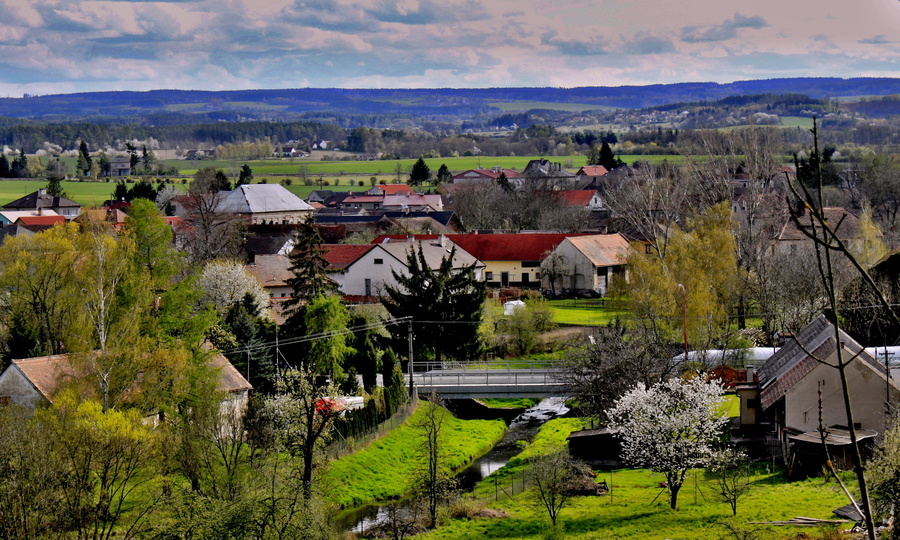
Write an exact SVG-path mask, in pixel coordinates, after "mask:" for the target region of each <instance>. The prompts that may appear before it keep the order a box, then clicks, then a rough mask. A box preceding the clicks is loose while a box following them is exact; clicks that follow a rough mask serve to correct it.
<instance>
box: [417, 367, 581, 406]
mask: <svg viewBox="0 0 900 540" xmlns="http://www.w3.org/2000/svg"><path fill="white" fill-rule="evenodd" d="M416 368H418V369H422V368H424V369H425V371H417V372H416V373H415V375H414V376H413V385H415V387H416V390H417V391H418V393H419V395H426V394H431V393H435V394H437V395H439V396H441V397H442V398H444V399H467V398H520V397H533V398H542V397H547V396H560V395H563V394H564V392H565V390H566V386H565V384H564V383H563V382H562V381H561V380H560V379H559V374H560V370H559V369H558V368H557V367H555V366H552V365H549V364H531V365H521V364H519V365H510V366H504V365H502V364H501V365H498V364H496V363H491V364H485V363H474V364H458V363H454V364H445V365H443V366H442V365H437V364H428V365H424V366H423V365H420V364H418V363H417V364H416ZM406 381H407V384H409V376H408V375H407V377H406Z"/></svg>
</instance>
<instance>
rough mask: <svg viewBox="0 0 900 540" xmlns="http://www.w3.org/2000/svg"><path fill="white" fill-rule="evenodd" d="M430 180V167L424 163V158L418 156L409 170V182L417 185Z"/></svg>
mask: <svg viewBox="0 0 900 540" xmlns="http://www.w3.org/2000/svg"><path fill="white" fill-rule="evenodd" d="M430 180H431V169H429V168H428V165H427V164H426V163H425V160H424V159H422V158H419V159H418V161H416V162H415V163H414V164H413V166H412V170H410V171H409V183H410V185H413V186H418V185H419V184H424V183H426V182H428V181H430Z"/></svg>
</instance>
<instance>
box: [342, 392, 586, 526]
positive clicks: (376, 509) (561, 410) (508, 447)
mask: <svg viewBox="0 0 900 540" xmlns="http://www.w3.org/2000/svg"><path fill="white" fill-rule="evenodd" d="M565 401H566V398H564V397H549V398H545V399H543V400H541V402H540V403H538V404H537V405H535V406H534V407H531V408H529V409H526V410H525V411H524V412H523V413H521V414H520V415H518V416H516V417H515V418H513V420H512V421H511V422H510V423H509V428H508V429H507V431H506V435H505V436H504V437H503V440H501V441H500V442H499V443H497V444H496V445H494V447H493V448H492V449H491V450H489V451H488V452H487V453H486V454H484V455H483V456H481V457H480V458H478V459H476V460H475V461H473V462H472V464H471V465H469V466H468V467H466V468H465V469H463V470H462V471H461V472H460V473H459V474H457V476H456V479H457V487H458V489H460V490H461V491H463V492H470V491H472V490H473V489H475V486H476V485H478V483H479V482H481V481H482V480H484V479H485V478H487V477H488V476H490V475H491V474H492V473H493V472H495V471H497V470H499V469H500V468H502V467H503V466H504V465H506V464H507V463H509V460H511V459H512V458H513V457H515V456H516V455H517V454H518V453H519V452H521V451H522V447H521V446H520V445H519V441H530V440H531V438H532V437H534V435H535V434H536V433H537V432H538V429H539V428H540V427H541V425H543V424H544V422H547V421H548V420H552V419H553V418H559V417H560V416H563V415H564V414H566V413H567V412H568V410H569V409H568V408H567V407H566V406H565ZM387 520H388V509H387V507H386V506H379V505H371V506H364V507H362V508H357V509H353V510H348V511H345V512H343V513H342V514H341V517H340V519H339V520H338V525H339V526H340V528H341V529H342V530H345V531H349V532H355V533H362V532H364V531H366V530H368V529H371V528H372V527H376V526H378V525H381V524H384V523H385V522H386V521H387Z"/></svg>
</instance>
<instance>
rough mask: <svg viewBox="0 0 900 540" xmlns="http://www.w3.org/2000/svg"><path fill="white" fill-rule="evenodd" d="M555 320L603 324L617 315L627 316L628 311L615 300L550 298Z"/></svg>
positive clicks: (549, 301)
mask: <svg viewBox="0 0 900 540" xmlns="http://www.w3.org/2000/svg"><path fill="white" fill-rule="evenodd" d="M547 304H548V305H549V306H550V309H551V310H552V312H553V321H554V322H556V323H558V324H571V325H578V326H603V325H605V324H609V323H610V322H612V321H613V320H615V318H616V317H620V318H625V316H626V315H627V313H628V312H627V311H625V309H624V307H622V306H621V305H620V304H617V303H616V302H614V301H609V300H605V299H597V298H566V299H562V300H548V301H547Z"/></svg>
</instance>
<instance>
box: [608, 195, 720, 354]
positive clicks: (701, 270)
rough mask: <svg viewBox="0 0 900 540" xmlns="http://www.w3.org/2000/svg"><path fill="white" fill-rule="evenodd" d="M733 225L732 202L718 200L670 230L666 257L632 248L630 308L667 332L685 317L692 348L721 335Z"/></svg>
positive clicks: (674, 329)
mask: <svg viewBox="0 0 900 540" xmlns="http://www.w3.org/2000/svg"><path fill="white" fill-rule="evenodd" d="M731 228H732V218H731V208H730V206H728V204H727V203H720V204H717V205H715V206H712V207H710V208H708V209H706V210H705V211H704V212H703V213H702V214H699V215H696V216H694V218H693V219H691V220H690V221H689V222H688V223H687V226H686V227H685V229H684V230H678V229H676V230H674V232H673V233H672V235H671V238H670V240H669V244H668V248H667V250H666V252H665V257H664V258H661V257H659V256H657V255H655V254H644V253H640V252H638V251H633V252H632V254H631V255H630V256H629V257H628V265H629V275H630V279H629V282H628V284H627V285H626V293H627V295H628V298H629V303H630V306H629V307H630V308H631V310H632V311H633V313H634V314H635V315H636V316H637V317H640V318H642V319H647V320H654V321H655V322H656V324H659V325H660V326H661V328H660V329H661V330H662V331H663V333H664V335H665V334H668V336H669V337H670V338H673V337H675V336H678V335H680V330H681V326H682V321H683V320H686V321H687V327H688V328H687V330H688V336H689V339H690V342H691V344H692V348H707V347H708V346H709V343H710V340H712V339H715V338H717V337H718V336H721V333H722V330H723V329H724V327H727V325H728V313H729V311H730V308H731V305H732V303H733V299H734V291H736V290H737V284H738V282H737V277H738V271H737V259H736V255H735V246H734V235H733V234H732V231H731ZM685 305H686V306H687V307H686V313H685ZM685 316H686V319H685Z"/></svg>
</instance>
